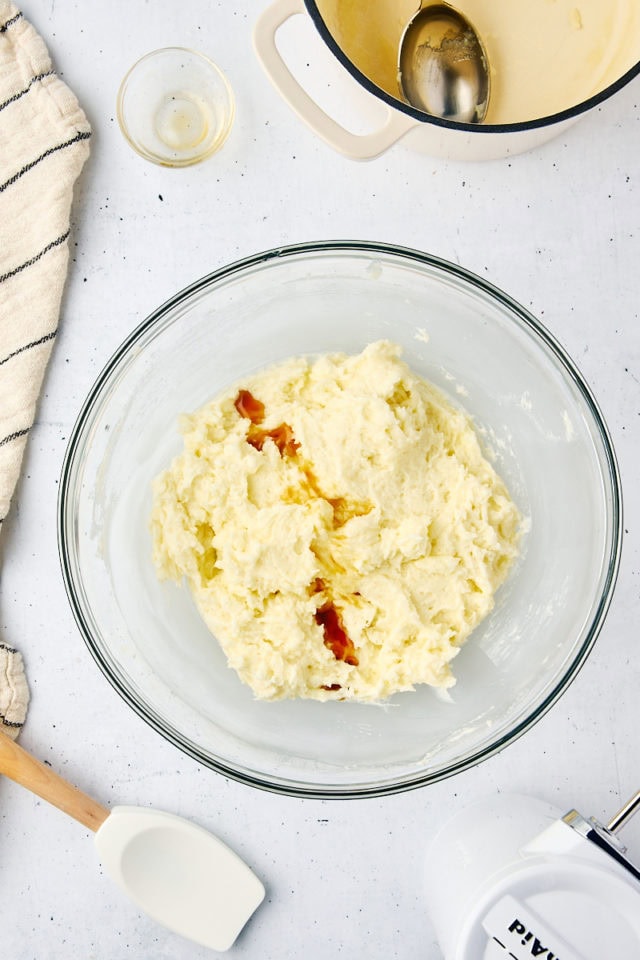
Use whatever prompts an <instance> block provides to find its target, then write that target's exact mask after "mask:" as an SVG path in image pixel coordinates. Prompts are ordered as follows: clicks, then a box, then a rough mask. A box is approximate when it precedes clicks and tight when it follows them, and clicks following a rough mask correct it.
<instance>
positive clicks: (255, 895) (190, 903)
mask: <svg viewBox="0 0 640 960" xmlns="http://www.w3.org/2000/svg"><path fill="white" fill-rule="evenodd" d="M0 773H4V774H5V775H6V776H7V777H10V778H11V779H12V780H15V781H16V783H19V784H21V785H22V786H23V787H26V788H27V790H30V791H31V792H32V793H35V794H37V795H38V796H39V797H41V798H42V799H43V800H47V801H48V802H49V803H51V804H53V805H54V806H55V807H58V809H59V810H62V811H63V812H64V813H67V814H69V816H71V817H73V818H74V819H75V820H78V821H79V823H82V824H83V825H84V826H85V827H88V828H89V829H90V830H93V831H94V832H95V842H96V846H97V848H98V853H99V855H100V859H101V861H102V863H103V865H104V867H105V870H106V871H107V872H108V873H109V874H110V875H111V877H112V878H113V879H114V880H115V881H116V883H117V884H118V885H119V886H120V887H122V889H123V890H124V891H125V893H127V894H128V896H130V897H131V899H132V900H134V901H135V902H136V903H137V904H138V906H139V907H140V908H141V909H142V910H144V912H145V913H147V914H148V915H149V916H150V917H152V918H153V919H154V920H156V921H157V922H158V923H161V924H162V925H163V926H165V927H168V929H169V930H173V931H174V932H175V933H179V934H182V936H184V937H188V938H189V939H190V940H195V941H196V943H200V944H202V945H204V946H206V947H210V948H212V949H213V950H220V951H222V950H228V949H229V947H230V946H231V945H232V944H233V942H234V941H235V939H236V937H237V936H238V934H239V933H240V931H241V930H242V928H243V927H244V925H245V923H246V922H247V920H248V919H249V917H250V916H251V914H252V913H253V912H254V910H256V908H257V907H258V906H259V905H260V903H261V902H262V900H263V898H264V887H263V886H262V884H261V882H260V881H259V880H258V878H257V877H256V876H255V874H254V873H253V872H252V871H251V870H250V869H249V867H248V866H247V865H246V864H245V863H244V862H243V861H242V860H241V859H240V857H238V856H237V855H236V854H235V853H234V852H233V851H232V850H230V849H229V847H227V846H226V845H225V844H224V843H222V841H221V840H218V839H217V837H214V836H213V834H211V833H209V832H208V831H207V830H204V829H203V828H202V827H199V826H197V825H196V824H194V823H190V822H189V821H188V820H184V819H182V818H181V817H176V816H174V815H173V814H170V813H162V812H161V811H159V810H150V809H146V808H145V807H126V806H122V807H113V809H112V810H108V809H107V808H106V807H103V806H101V804H99V803H96V801H95V800H92V799H91V797H88V796H86V794H84V793H82V792H81V791H80V790H78V789H76V787H74V786H72V785H71V784H70V783H68V782H67V781H66V780H63V779H62V777H59V776H58V775H57V774H55V773H54V772H53V771H52V770H50V769H49V768H48V767H46V766H45V765H44V764H42V763H40V761H39V760H36V759H35V757H32V756H31V754H30V753H27V751H26V750H24V749H23V748H22V747H19V746H18V745H17V743H14V742H13V740H10V739H9V737H7V736H6V734H4V733H2V732H0Z"/></svg>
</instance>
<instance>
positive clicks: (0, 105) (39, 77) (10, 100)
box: [0, 70, 54, 110]
mask: <svg viewBox="0 0 640 960" xmlns="http://www.w3.org/2000/svg"><path fill="white" fill-rule="evenodd" d="M53 74H54V71H53V70H48V71H47V72H46V73H39V74H38V75H37V76H36V77H31V80H29V83H28V84H27V86H26V87H25V88H24V90H19V91H18V93H14V94H13V96H12V97H9V98H8V99H7V100H5V101H4V102H3V103H0V110H4V108H5V107H8V106H9V104H10V103H15V102H16V100H19V99H20V97H24V95H25V94H26V93H29V90H31V87H32V86H33V85H34V83H37V82H38V80H44V78H45V77H52V76H53Z"/></svg>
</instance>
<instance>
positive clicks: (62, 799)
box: [0, 731, 110, 831]
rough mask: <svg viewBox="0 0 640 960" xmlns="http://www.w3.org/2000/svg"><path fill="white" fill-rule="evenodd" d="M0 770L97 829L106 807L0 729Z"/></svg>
mask: <svg viewBox="0 0 640 960" xmlns="http://www.w3.org/2000/svg"><path fill="white" fill-rule="evenodd" d="M0 773H4V775H5V776H7V777H9V778H10V779H11V780H15V782H16V783H19V784H20V785H21V786H23V787H26V789H27V790H30V791H31V793H35V794H37V796H39V797H41V798H42V799H43V800H46V801H47V802H48V803H51V804H53V806H54V807H57V808H58V810H62V811H63V813H66V814H68V815H69V816H70V817H73V819H74V820H77V821H78V822H79V823H81V824H83V825H84V826H85V827H88V828H89V830H93V831H96V830H97V829H98V827H99V826H101V824H103V823H104V821H105V820H106V819H107V817H108V816H109V812H110V811H109V810H108V809H107V808H106V807H103V806H102V805H101V804H99V803H97V802H96V801H95V800H92V799H91V797H88V796H87V795H86V794H84V793H82V792H81V791H80V790H78V789H77V788H76V787H74V786H72V785H71V784H70V783H69V782H68V781H67V780H63V779H62V777H59V776H58V774H57V773H54V772H53V770H51V769H49V767H47V766H45V764H44V763H40V761H39V760H36V758H35V757H32V756H31V754H30V753H27V751H26V750H24V749H23V748H22V747H19V746H18V744H17V743H14V742H13V740H11V739H10V737H8V736H7V735H6V733H2V731H0Z"/></svg>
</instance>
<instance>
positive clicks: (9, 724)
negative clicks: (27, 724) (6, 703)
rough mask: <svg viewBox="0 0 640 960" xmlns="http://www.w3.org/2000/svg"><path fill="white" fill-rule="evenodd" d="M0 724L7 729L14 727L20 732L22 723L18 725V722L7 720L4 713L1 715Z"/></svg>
mask: <svg viewBox="0 0 640 960" xmlns="http://www.w3.org/2000/svg"><path fill="white" fill-rule="evenodd" d="M0 723H2V724H4V726H5V727H13V728H14V730H18V729H19V728H20V727H21V726H22V723H18V721H17V720H7V718H6V717H5V715H4V713H0Z"/></svg>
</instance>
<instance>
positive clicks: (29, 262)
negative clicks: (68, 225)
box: [0, 230, 69, 283]
mask: <svg viewBox="0 0 640 960" xmlns="http://www.w3.org/2000/svg"><path fill="white" fill-rule="evenodd" d="M68 236H69V231H68V230H67V231H66V233H63V234H62V235H61V236H59V237H56V239H55V240H52V241H51V243H48V244H47V245H46V247H43V248H42V250H41V251H40V252H39V253H36V254H34V255H33V256H32V257H31V258H30V259H29V260H25V262H24V263H20V264H18V266H17V267H14V268H13V270H9V271H8V272H7V273H3V274H2V275H1V276H0V283H2V282H3V281H4V280H8V279H9V278H10V277H15V275H16V273H20V272H21V271H22V270H26V269H27V267H32V266H33V264H34V263H37V262H38V260H39V259H40V258H41V257H44V255H45V253H49V250H53V248H54V247H59V246H60V244H61V243H64V242H65V240H66V239H67V237H68Z"/></svg>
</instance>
